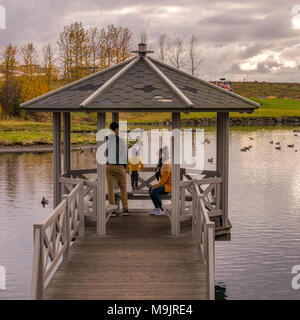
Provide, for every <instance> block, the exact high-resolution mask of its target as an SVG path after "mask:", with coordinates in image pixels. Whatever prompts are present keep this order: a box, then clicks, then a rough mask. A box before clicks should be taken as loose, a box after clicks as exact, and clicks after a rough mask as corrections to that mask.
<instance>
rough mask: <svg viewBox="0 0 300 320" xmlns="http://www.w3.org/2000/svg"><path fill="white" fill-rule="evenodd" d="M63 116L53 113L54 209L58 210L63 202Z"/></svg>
mask: <svg viewBox="0 0 300 320" xmlns="http://www.w3.org/2000/svg"><path fill="white" fill-rule="evenodd" d="M60 177H61V116H60V113H57V112H53V191H54V196H53V198H54V199H53V207H54V208H56V207H57V206H58V205H59V203H60V201H61V187H60V183H59V179H60Z"/></svg>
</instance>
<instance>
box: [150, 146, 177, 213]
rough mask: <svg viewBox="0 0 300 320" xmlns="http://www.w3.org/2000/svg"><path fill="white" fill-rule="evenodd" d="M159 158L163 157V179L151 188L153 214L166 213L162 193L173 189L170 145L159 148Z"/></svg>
mask: <svg viewBox="0 0 300 320" xmlns="http://www.w3.org/2000/svg"><path fill="white" fill-rule="evenodd" d="M159 158H162V163H163V165H162V167H161V179H160V181H159V182H158V183H157V184H156V185H155V186H153V187H151V188H150V189H149V193H150V198H151V200H152V201H153V204H154V207H155V208H154V209H153V210H152V211H151V212H150V214H153V215H157V216H160V215H164V214H165V212H164V210H163V208H162V201H161V197H160V196H161V195H162V194H167V193H169V192H171V191H172V165H171V163H170V160H169V151H168V147H166V146H165V147H163V148H161V149H160V150H159Z"/></svg>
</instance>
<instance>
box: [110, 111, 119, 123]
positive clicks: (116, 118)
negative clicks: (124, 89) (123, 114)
mask: <svg viewBox="0 0 300 320" xmlns="http://www.w3.org/2000/svg"><path fill="white" fill-rule="evenodd" d="M111 116H112V117H111V119H112V122H116V123H119V113H118V112H113V113H112V114H111Z"/></svg>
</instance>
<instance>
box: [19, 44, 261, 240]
mask: <svg viewBox="0 0 300 320" xmlns="http://www.w3.org/2000/svg"><path fill="white" fill-rule="evenodd" d="M134 53H135V54H136V56H135V57H133V58H130V59H128V60H126V61H124V62H122V63H120V64H117V65H115V66H112V67H110V68H107V69H105V70H102V71H100V72H97V73H95V74H92V75H90V76H88V77H85V78H83V79H80V80H78V81H75V82H73V83H70V84H68V85H66V86H63V87H61V88H59V89H56V90H54V91H51V92H49V93H47V94H44V95H42V96H40V97H38V98H35V99H33V100H30V101H28V102H25V103H23V104H22V105H21V107H22V108H24V109H25V110H28V111H30V112H52V113H53V151H54V152H53V185H54V207H57V206H58V205H59V204H60V202H61V197H62V191H63V190H62V184H61V178H62V177H70V176H74V172H73V171H72V170H71V162H70V113H71V112H97V119H98V120H97V123H98V130H102V129H105V126H106V113H108V112H110V113H112V118H113V120H114V121H118V118H119V113H121V112H126V113H129V112H171V113H172V128H173V129H179V128H180V114H181V113H189V112H216V113H217V148H216V149H217V150H216V154H217V162H216V168H217V170H216V172H215V173H214V174H213V177H219V178H221V181H222V183H221V184H220V186H219V187H220V189H218V193H219V194H218V196H219V198H218V199H219V201H220V203H219V209H220V210H219V211H221V213H220V214H219V215H220V216H221V225H222V227H224V228H228V227H229V221H228V176H229V175H228V157H229V147H228V146H229V112H246V113H251V112H253V111H254V110H255V109H256V108H258V107H259V105H258V104H257V103H255V102H253V101H251V100H248V99H246V98H244V97H242V96H240V95H237V94H235V93H232V92H228V91H226V90H224V89H222V88H220V87H218V86H216V85H213V84H211V83H210V82H207V81H204V80H201V79H199V78H198V77H195V76H193V75H191V74H188V73H186V72H183V71H181V70H178V69H176V68H174V67H172V66H169V65H167V64H164V63H161V62H159V61H157V60H155V59H153V58H152V57H149V56H148V54H149V53H151V51H147V48H146V44H143V43H141V44H139V48H138V50H137V51H134ZM61 115H62V117H63V152H62V150H61V140H62V138H61ZM174 139H176V137H173V140H172V141H173V144H174V141H175V140H174ZM102 143H104V142H99V143H98V145H101V144H102ZM62 155H63V156H62ZM62 157H63V159H62ZM173 158H174V156H173ZM173 158H172V160H173V163H174V159H173ZM62 160H63V161H62ZM61 164H63V165H61ZM91 172H92V171H91V170H90V171H89V170H87V171H86V173H91ZM95 173H97V179H96V181H93V183H94V184H93V183H92V182H90V184H88V183H87V186H90V187H93V192H94V194H93V196H94V197H96V198H97V201H96V207H95V208H94V209H95V213H96V214H95V215H96V217H97V235H98V236H104V235H105V234H106V223H107V221H108V219H107V212H106V207H105V200H106V181H105V180H106V179H105V164H97V170H95ZM181 177H182V171H181V168H180V164H177V163H175V164H173V165H172V195H171V199H172V206H171V210H170V211H171V213H170V221H171V234H172V235H174V236H179V235H180V221H181V220H180V206H181V204H180V198H182V197H181V194H180V192H181V191H180V183H179V182H180V180H181ZM189 178H190V177H189ZM212 183H215V181H212ZM210 191H211V190H210ZM94 200H95V199H94ZM182 201H183V199H181V202H182ZM208 205H209V204H208Z"/></svg>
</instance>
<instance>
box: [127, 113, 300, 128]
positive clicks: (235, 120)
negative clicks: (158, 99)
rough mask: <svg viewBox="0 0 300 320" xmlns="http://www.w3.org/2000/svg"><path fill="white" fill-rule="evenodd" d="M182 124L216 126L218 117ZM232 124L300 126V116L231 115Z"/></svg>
mask: <svg viewBox="0 0 300 320" xmlns="http://www.w3.org/2000/svg"><path fill="white" fill-rule="evenodd" d="M181 124H182V125H201V126H204V127H210V126H215V125H216V124H217V119H216V118H215V117H213V118H208V117H204V118H198V119H181ZM229 124H230V126H254V127H261V126H276V125H280V126H281V125H283V126H291V125H294V126H298V125H299V126H300V117H299V116H283V117H265V116H262V117H259V116H257V117H254V116H252V117H251V116H249V117H230V118H229ZM130 125H133V126H136V125H161V126H166V125H172V121H171V120H164V121H158V122H151V123H146V122H144V123H139V122H132V123H130V122H129V123H128V126H130Z"/></svg>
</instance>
